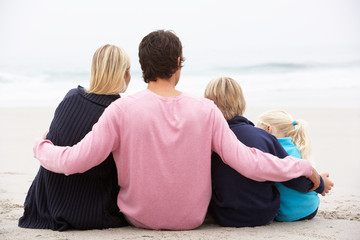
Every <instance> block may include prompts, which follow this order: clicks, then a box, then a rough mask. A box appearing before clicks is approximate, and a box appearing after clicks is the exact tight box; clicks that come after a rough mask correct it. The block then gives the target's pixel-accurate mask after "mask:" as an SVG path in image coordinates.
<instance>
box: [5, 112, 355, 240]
mask: <svg viewBox="0 0 360 240" xmlns="http://www.w3.org/2000/svg"><path fill="white" fill-rule="evenodd" d="M54 110H55V107H51V108H50V107H49V108H40V107H38V108H36V107H32V108H31V107H29V108H0V113H1V118H0V121H1V124H0V132H1V135H0V239H12V240H13V239H245V240H246V239H280V240H281V239H327V240H330V239H359V238H360V237H359V236H360V176H359V171H360V157H359V154H358V151H357V150H358V146H360V137H359V136H360V125H359V123H360V108H356V109H331V108H327V109H316V108H310V109H301V108H291V109H288V108H287V109H285V110H287V111H288V112H290V113H291V114H292V115H293V116H294V117H295V118H302V119H305V120H307V121H308V123H309V125H310V135H311V138H312V146H313V154H312V160H313V161H314V162H315V163H316V169H317V170H318V172H319V173H321V172H329V173H330V178H331V180H332V181H333V182H334V183H335V186H334V188H333V189H332V191H331V192H330V194H328V195H327V196H325V197H323V196H320V200H321V204H320V207H319V212H318V214H317V216H316V217H315V218H314V219H312V220H310V221H302V222H292V223H280V222H274V223H272V224H270V225H267V226H262V227H255V228H225V227H220V226H218V225H217V224H215V223H214V222H213V221H212V220H211V219H207V220H206V221H205V223H204V224H203V225H202V226H201V227H199V228H197V229H194V230H191V231H152V230H145V229H137V228H134V227H125V228H117V229H105V230H89V231H77V230H71V231H65V232H55V231H52V230H38V229H23V228H19V227H18V226H17V221H18V219H19V217H20V216H21V215H22V212H23V203H24V200H25V196H26V193H27V190H28V188H29V186H30V184H31V182H32V180H33V178H34V177H35V175H36V173H37V170H38V167H39V163H38V161H37V160H36V159H34V158H33V153H32V146H33V143H34V141H35V139H36V138H38V137H39V136H41V135H42V134H43V133H44V132H45V131H46V129H47V128H48V126H49V124H50V122H51V119H52V117H53V112H54ZM264 110H268V109H262V108H259V107H251V106H248V110H247V111H246V112H245V116H246V117H248V118H249V119H250V120H253V121H255V120H256V119H257V116H258V115H259V114H260V113H262V112H263V111H264Z"/></svg>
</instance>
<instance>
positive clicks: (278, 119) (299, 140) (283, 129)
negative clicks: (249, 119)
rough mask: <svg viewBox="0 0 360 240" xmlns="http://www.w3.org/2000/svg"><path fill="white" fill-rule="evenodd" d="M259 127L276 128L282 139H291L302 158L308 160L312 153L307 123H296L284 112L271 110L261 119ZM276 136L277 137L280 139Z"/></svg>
mask: <svg viewBox="0 0 360 240" xmlns="http://www.w3.org/2000/svg"><path fill="white" fill-rule="evenodd" d="M257 126H258V127H260V128H263V129H266V128H267V127H268V126H271V127H272V128H273V129H274V128H275V132H277V133H278V135H279V136H280V137H291V138H292V141H293V143H294V144H295V145H296V147H297V148H298V149H299V151H300V154H301V157H302V158H304V159H308V158H309V156H310V153H311V144H310V138H309V133H308V126H307V123H306V121H304V120H301V119H297V120H296V121H295V120H294V119H293V118H292V116H291V115H290V114H288V113H287V112H286V111H284V110H271V111H268V112H265V113H263V114H262V115H261V116H260V117H259V121H258V123H257ZM279 136H276V137H279Z"/></svg>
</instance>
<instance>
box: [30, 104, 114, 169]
mask: <svg viewBox="0 0 360 240" xmlns="http://www.w3.org/2000/svg"><path fill="white" fill-rule="evenodd" d="M116 108H117V107H116V106H115V105H114V104H111V105H110V106H109V107H108V108H107V109H106V110H105V111H104V113H103V115H102V116H101V117H100V118H99V121H98V122H97V123H96V124H95V125H94V126H93V128H92V131H91V132H89V133H88V134H87V135H86V136H85V137H84V138H83V139H82V140H81V141H80V142H79V143H77V144H76V145H74V146H73V147H69V146H67V147H60V146H54V145H53V144H52V143H51V142H50V141H49V140H45V139H38V140H37V141H36V142H35V145H34V148H33V151H34V157H35V158H37V159H38V160H39V161H40V163H41V165H42V166H43V167H44V168H46V169H48V170H50V171H53V172H56V173H64V174H66V175H70V174H74V173H83V172H85V171H87V170H89V169H90V168H92V167H95V166H97V165H98V164H100V163H101V162H102V161H104V160H105V159H106V158H107V156H108V155H109V154H110V153H111V152H112V151H113V150H114V149H115V148H116V147H117V146H118V145H119V137H118V136H119V130H120V129H119V127H118V124H117V123H116V121H114V120H115V115H116V114H115V113H116V110H117V109H116ZM117 117H118V116H117Z"/></svg>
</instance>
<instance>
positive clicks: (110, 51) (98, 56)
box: [88, 44, 130, 95]
mask: <svg viewBox="0 0 360 240" xmlns="http://www.w3.org/2000/svg"><path fill="white" fill-rule="evenodd" d="M129 69H130V57H129V55H128V54H127V53H126V52H125V51H124V50H123V49H121V48H119V47H117V46H114V45H110V44H106V45H104V46H102V47H100V48H98V49H97V50H96V52H95V53H94V56H93V59H92V65H91V77H90V87H89V89H88V91H89V92H91V93H95V94H106V95H111V94H119V93H122V92H125V90H126V88H127V84H126V82H125V79H124V75H125V72H126V71H128V70H129Z"/></svg>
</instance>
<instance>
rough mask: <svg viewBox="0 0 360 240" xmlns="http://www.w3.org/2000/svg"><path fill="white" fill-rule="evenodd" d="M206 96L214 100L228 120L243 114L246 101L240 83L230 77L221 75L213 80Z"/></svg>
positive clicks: (206, 91) (208, 86)
mask: <svg viewBox="0 0 360 240" xmlns="http://www.w3.org/2000/svg"><path fill="white" fill-rule="evenodd" d="M204 96H205V97H206V98H208V99H210V100H213V101H214V103H215V104H216V105H217V107H218V108H219V109H220V111H221V112H222V114H223V115H224V117H225V119H226V120H230V119H232V118H234V117H235V116H242V115H243V114H244V112H245V108H246V102H245V98H244V94H243V92H242V89H241V87H240V85H239V84H238V83H237V82H236V81H235V80H234V79H232V78H230V77H219V78H215V79H213V80H211V81H210V82H209V83H208V85H207V87H206V89H205V94H204Z"/></svg>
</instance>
